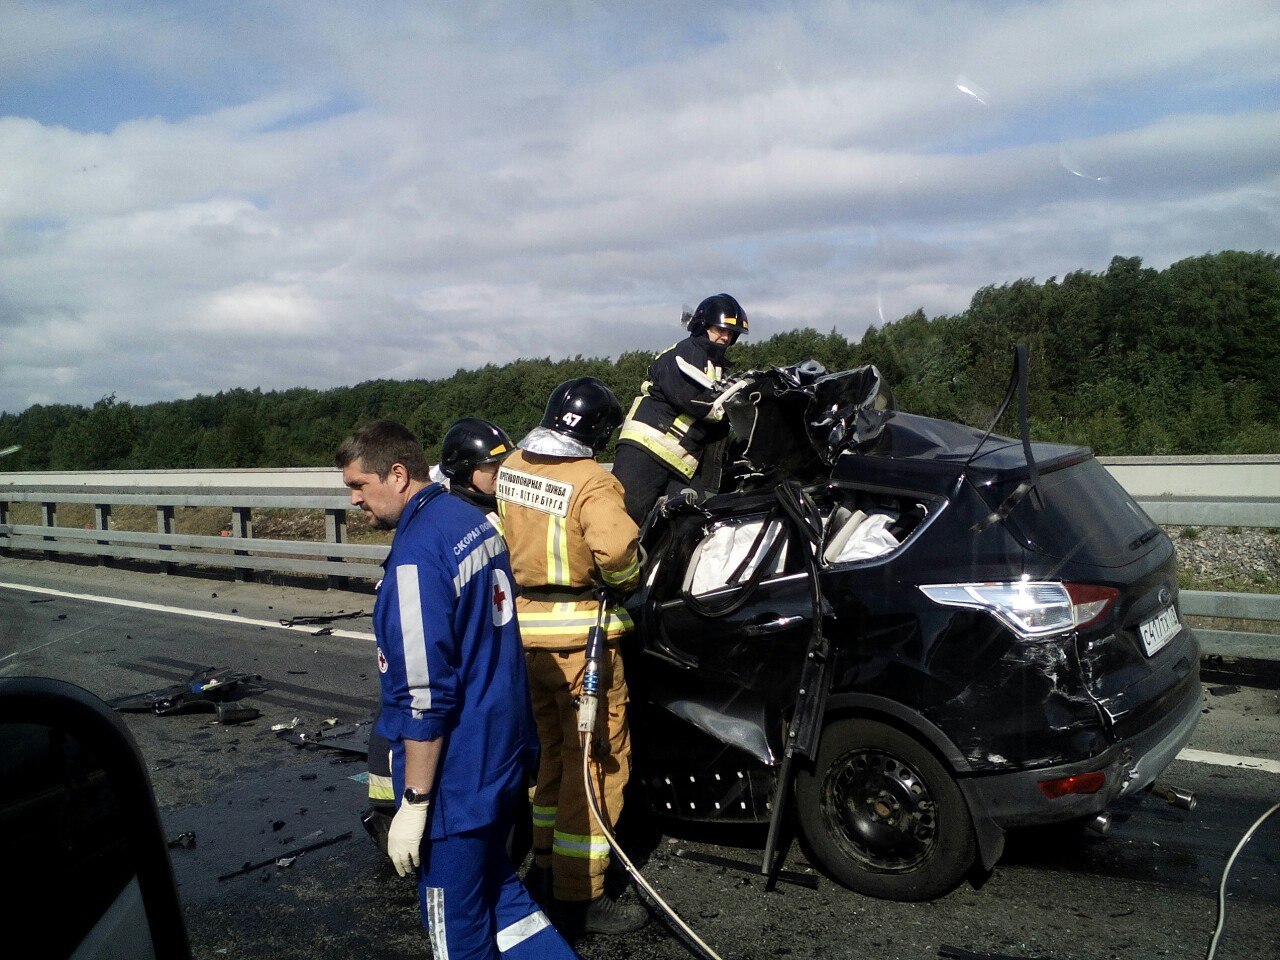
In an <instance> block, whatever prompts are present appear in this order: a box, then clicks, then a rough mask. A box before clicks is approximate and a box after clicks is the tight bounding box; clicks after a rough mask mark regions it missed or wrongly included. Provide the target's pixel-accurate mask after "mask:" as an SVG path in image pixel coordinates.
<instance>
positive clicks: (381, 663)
mask: <svg viewBox="0 0 1280 960" xmlns="http://www.w3.org/2000/svg"><path fill="white" fill-rule="evenodd" d="M378 672H379V673H386V672H387V655H386V654H385V653H383V652H382V648H381V647H379V648H378Z"/></svg>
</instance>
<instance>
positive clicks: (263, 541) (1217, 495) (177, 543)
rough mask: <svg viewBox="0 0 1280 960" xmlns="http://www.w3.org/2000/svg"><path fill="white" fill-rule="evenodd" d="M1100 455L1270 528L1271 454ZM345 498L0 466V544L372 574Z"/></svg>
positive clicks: (1155, 494) (172, 564) (329, 484)
mask: <svg viewBox="0 0 1280 960" xmlns="http://www.w3.org/2000/svg"><path fill="white" fill-rule="evenodd" d="M1101 462H1102V463H1103V464H1104V465H1105V466H1106V467H1107V469H1108V470H1110V471H1111V472H1112V474H1113V475H1115V476H1116V477H1117V479H1118V480H1119V481H1120V482H1121V484H1122V485H1123V486H1124V487H1125V488H1126V489H1127V490H1129V492H1130V493H1131V494H1132V495H1133V496H1134V497H1135V499H1137V500H1138V502H1139V503H1140V504H1141V505H1142V506H1143V508H1144V509H1145V510H1146V511H1147V513H1148V514H1150V515H1151V518H1152V519H1153V520H1155V521H1156V522H1157V523H1166V524H1186V525H1203V526H1240V527H1276V528H1280V456H1247V457H1108V458H1101ZM15 503H38V504H40V505H41V517H40V520H41V522H40V523H39V524H13V523H11V522H10V512H11V511H10V506H11V505H12V504H15ZM59 504H89V505H90V506H92V508H93V518H94V522H93V526H92V528H91V529H87V530H81V529H77V528H70V527H59V526H58V525H57V509H58V505H59ZM125 505H142V506H153V507H154V508H155V511H156V531H155V533H143V532H134V531H121V530H115V529H112V527H111V509H112V507H116V506H125ZM179 507H225V508H227V509H228V510H229V511H230V515H231V529H230V531H229V534H230V535H229V536H217V537H215V536H198V535H191V534H179V533H177V532H176V528H175V511H176V509H177V508H179ZM272 508H274V509H289V510H294V509H305V510H323V511H324V515H325V540H324V541H310V540H306V541H304V540H271V539H267V538H263V537H254V536H253V511H254V510H257V509H272ZM350 509H352V508H351V507H350V504H349V501H348V497H347V491H346V489H345V488H344V487H343V485H342V481H341V478H340V476H339V474H338V472H337V471H336V470H333V469H329V468H323V467H304V468H296V469H288V470H157V471H142V470H138V471H101V472H52V473H3V472H0V553H3V552H8V551H12V550H23V551H39V552H42V553H44V554H45V555H46V556H49V557H53V556H55V555H57V554H79V555H88V556H97V557H99V558H101V559H102V562H107V560H108V559H109V558H113V557H114V558H121V559H129V560H144V561H154V562H158V563H161V564H163V565H164V567H163V569H165V570H166V571H173V570H174V569H176V565H177V564H194V565H200V566H211V567H223V568H231V569H234V570H236V571H237V576H239V577H241V578H244V579H247V578H249V577H250V576H251V575H252V572H253V571H276V572H283V573H295V574H319V575H323V576H327V577H329V578H330V583H331V584H332V585H341V584H343V583H345V581H346V579H347V578H357V579H368V580H376V579H378V578H379V577H380V576H381V573H382V571H381V566H380V561H381V560H382V559H383V558H384V557H385V556H386V553H387V547H385V546H376V545H359V544H351V543H348V542H346V541H347V513H348V511H349V510H350ZM1249 598H1252V599H1249ZM1183 608H1184V612H1185V613H1187V614H1190V615H1194V616H1211V617H1232V618H1240V619H1250V620H1265V621H1280V598H1269V597H1258V596H1257V595H1253V594H1216V593H1215V594H1209V593H1198V592H1196V591H1186V592H1184V593H1183ZM1226 610H1230V611H1232V612H1222V611H1226ZM1242 610H1247V611H1248V612H1239V611H1242Z"/></svg>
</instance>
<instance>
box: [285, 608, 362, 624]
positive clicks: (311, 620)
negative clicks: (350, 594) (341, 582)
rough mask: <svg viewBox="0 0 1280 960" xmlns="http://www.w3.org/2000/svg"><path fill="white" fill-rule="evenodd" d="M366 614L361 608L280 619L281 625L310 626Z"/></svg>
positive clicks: (352, 618) (354, 618) (356, 617)
mask: <svg viewBox="0 0 1280 960" xmlns="http://www.w3.org/2000/svg"><path fill="white" fill-rule="evenodd" d="M363 616H366V614H365V612H364V611H363V610H355V611H353V612H351V613H330V614H324V615H323V616H318V617H290V618H289V619H287V620H281V621H280V626H282V627H311V626H320V625H322V624H326V623H333V622H334V621H335V620H358V619H359V618H360V617H363Z"/></svg>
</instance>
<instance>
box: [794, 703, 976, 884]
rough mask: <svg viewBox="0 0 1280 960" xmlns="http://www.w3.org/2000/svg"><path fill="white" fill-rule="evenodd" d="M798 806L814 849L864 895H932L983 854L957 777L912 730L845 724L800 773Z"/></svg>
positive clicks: (834, 727)
mask: <svg viewBox="0 0 1280 960" xmlns="http://www.w3.org/2000/svg"><path fill="white" fill-rule="evenodd" d="M796 810H797V815H798V818H799V821H800V829H801V832H802V833H803V835H804V839H805V840H806V841H807V843H808V846H809V848H810V850H811V852H812V853H813V854H814V855H815V857H816V858H817V860H818V861H819V863H820V864H821V865H822V866H823V867H825V868H826V869H827V871H829V872H830V874H831V875H832V876H833V877H834V878H835V879H836V880H838V881H839V882H840V883H842V884H844V885H845V886H847V887H849V888H851V889H853V890H856V891H857V892H859V893H863V894H866V895H868V896H872V897H880V898H882V899H886V900H906V901H915V900H931V899H933V898H935V897H939V896H941V895H942V894H944V893H947V892H948V891H950V890H952V889H954V888H955V887H956V886H957V885H958V884H959V883H960V881H961V880H962V879H963V878H964V876H965V874H966V873H968V871H969V870H970V868H971V867H972V866H973V862H974V859H975V857H976V855H977V841H976V840H975V838H974V832H973V822H972V820H971V819H970V816H969V808H968V805H967V804H966V803H965V800H964V797H963V796H962V795H961V793H960V788H959V787H958V786H956V782H955V779H954V777H953V776H952V775H951V773H950V771H949V770H947V768H946V767H944V766H943V765H942V763H941V762H940V761H939V760H938V759H937V757H935V756H934V755H933V753H932V752H930V751H929V749H928V748H926V747H925V746H923V745H922V744H921V743H920V742H919V741H917V740H915V739H914V738H912V737H911V736H909V735H908V734H905V733H903V732H902V731H901V730H898V729H896V728H894V727H890V726H887V725H885V724H883V723H878V722H876V721H874V720H863V719H856V720H839V721H836V722H834V723H832V724H830V725H829V726H828V727H827V728H826V729H825V730H823V732H822V742H821V744H820V746H819V748H818V757H817V760H816V762H815V763H814V765H813V767H812V768H811V769H806V770H802V771H800V773H799V774H798V776H797V778H796Z"/></svg>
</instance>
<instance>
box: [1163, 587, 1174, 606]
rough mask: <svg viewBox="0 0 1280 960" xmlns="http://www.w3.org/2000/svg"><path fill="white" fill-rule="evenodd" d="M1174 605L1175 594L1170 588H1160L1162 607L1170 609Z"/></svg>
mask: <svg viewBox="0 0 1280 960" xmlns="http://www.w3.org/2000/svg"><path fill="white" fill-rule="evenodd" d="M1172 605H1173V594H1172V593H1171V592H1170V590H1169V588H1168V587H1161V588H1160V606H1162V607H1169V606H1172Z"/></svg>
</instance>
